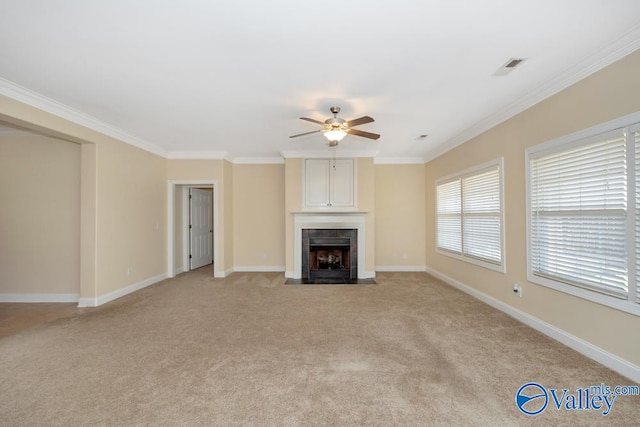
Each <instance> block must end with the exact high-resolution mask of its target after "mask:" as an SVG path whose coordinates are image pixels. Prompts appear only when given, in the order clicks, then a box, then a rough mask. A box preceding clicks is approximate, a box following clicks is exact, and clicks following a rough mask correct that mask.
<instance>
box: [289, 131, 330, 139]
mask: <svg viewBox="0 0 640 427" xmlns="http://www.w3.org/2000/svg"><path fill="white" fill-rule="evenodd" d="M318 132H322V129H318V130H312V131H311V132H305V133H299V134H297V135H291V136H290V137H289V138H297V137H299V136H304V135H311V134H312V133H318Z"/></svg>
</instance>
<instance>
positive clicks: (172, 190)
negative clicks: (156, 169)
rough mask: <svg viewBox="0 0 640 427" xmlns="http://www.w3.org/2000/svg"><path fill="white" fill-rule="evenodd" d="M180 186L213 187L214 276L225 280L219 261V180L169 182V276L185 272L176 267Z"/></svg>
mask: <svg viewBox="0 0 640 427" xmlns="http://www.w3.org/2000/svg"><path fill="white" fill-rule="evenodd" d="M178 185H187V186H211V187H213V257H214V263H213V276H214V277H219V278H223V277H225V272H224V270H220V263H219V262H218V259H219V254H220V252H219V247H220V245H219V244H218V236H219V222H220V216H219V213H218V212H219V208H218V181H217V180H169V181H167V276H168V277H175V275H176V274H177V273H176V272H177V271H180V270H183V268H184V267H183V266H178V268H176V265H175V259H174V256H175V243H176V242H175V239H176V226H175V216H174V212H175V197H176V188H177V186H178Z"/></svg>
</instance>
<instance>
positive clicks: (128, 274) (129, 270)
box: [127, 267, 133, 276]
mask: <svg viewBox="0 0 640 427" xmlns="http://www.w3.org/2000/svg"><path fill="white" fill-rule="evenodd" d="M132 271H133V269H132V268H131V267H129V268H127V276H131V272H132Z"/></svg>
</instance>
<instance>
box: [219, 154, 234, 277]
mask: <svg viewBox="0 0 640 427" xmlns="http://www.w3.org/2000/svg"><path fill="white" fill-rule="evenodd" d="M222 168H223V185H222V186H223V188H224V192H223V194H222V197H221V200H222V211H223V212H224V216H223V219H222V222H221V224H222V227H221V228H222V229H223V230H224V235H223V238H222V239H221V240H220V241H221V242H223V244H224V246H223V249H220V250H221V251H223V252H224V260H225V262H224V271H225V272H226V273H227V274H229V273H231V272H232V271H233V266H234V260H233V247H234V236H233V222H234V221H233V164H232V163H230V162H228V161H226V160H225V161H224V162H223V165H222Z"/></svg>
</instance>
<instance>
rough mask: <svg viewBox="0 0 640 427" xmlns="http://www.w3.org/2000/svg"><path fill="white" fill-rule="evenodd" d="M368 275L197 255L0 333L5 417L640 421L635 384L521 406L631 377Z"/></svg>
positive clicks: (416, 282) (59, 421) (393, 277)
mask: <svg viewBox="0 0 640 427" xmlns="http://www.w3.org/2000/svg"><path fill="white" fill-rule="evenodd" d="M377 282H378V284H376V285H346V286H344V285H284V284H283V283H284V278H283V276H282V275H281V274H277V273H264V274H262V273H251V274H238V273H236V274H233V275H232V276H230V277H229V278H227V279H224V280H221V279H213V278H212V277H210V276H209V269H208V268H204V269H200V270H197V271H194V272H190V273H186V274H183V275H180V276H178V277H177V278H175V279H172V280H166V281H164V282H161V283H159V284H157V285H154V286H152V287H149V288H146V289H144V290H142V291H139V292H137V293H134V294H132V295H128V296H126V297H124V298H121V299H119V300H117V301H114V302H112V303H110V304H107V305H105V306H103V307H99V308H97V309H93V310H85V311H83V312H82V313H78V314H75V315H73V316H71V317H68V318H65V319H59V320H57V321H55V322H53V323H50V324H47V325H43V326H41V327H38V328H35V329H30V330H27V331H23V332H20V333H18V334H15V335H12V336H9V337H6V338H3V339H0V364H1V366H2V369H1V370H0V425H3V426H14V425H15V426H22V425H25V426H27V425H28V426H36V425H37V426H45V425H60V426H76V425H122V426H133V425H159V426H163V425H166V426H174V425H220V426H233V425H301V426H310V425H331V426H354V425H370V426H376V425H380V426H389V425H412V426H415V425H492V426H500V425H504V426H512V425H530V424H538V425H546V424H552V425H558V424H564V425H590V424H594V425H596V424H603V423H606V424H615V425H637V422H638V421H637V420H638V415H639V414H638V408H639V407H640V405H639V404H640V400H639V399H640V398H638V397H619V398H617V399H616V401H615V404H614V407H613V410H612V411H611V414H610V415H609V416H608V417H603V416H602V415H600V413H599V412H594V411H578V412H570V411H558V410H556V409H555V407H554V408H551V407H549V408H548V409H547V410H546V411H545V412H544V413H543V414H541V415H539V416H537V417H528V416H526V415H523V414H522V413H520V412H519V411H518V409H517V407H516V405H515V403H514V396H515V393H516V390H517V389H518V388H519V387H520V386H521V385H522V384H524V383H526V382H529V381H536V382H539V383H542V384H544V385H546V386H548V387H556V388H560V389H562V388H570V389H576V388H579V387H585V386H590V385H593V384H601V383H606V384H609V385H619V384H622V385H629V384H631V381H630V380H628V379H626V378H624V377H621V376H619V375H617V374H615V373H614V372H612V371H610V370H608V369H606V368H604V367H603V366H601V365H598V364H597V363H595V362H592V361H590V360H589V359H587V358H585V357H583V356H581V355H579V354H578V353H576V352H574V351H572V350H570V349H568V348H567V347H565V346H563V345H561V344H558V343H556V342H554V341H552V340H550V339H548V338H546V337H545V336H543V335H541V334H539V333H537V332H535V331H534V330H532V329H530V328H528V327H527V326H524V325H522V324H520V323H518V322H517V321H515V320H513V319H511V318H510V317H508V316H506V315H505V314H502V313H500V312H498V311H496V310H494V309H492V308H491V307H489V306H486V305H484V304H483V303H481V302H478V301H476V300H474V299H473V298H471V297H469V296H467V295H465V294H463V293H461V292H459V291H457V290H455V289H453V288H451V287H449V286H447V285H445V284H442V283H441V282H439V281H437V280H435V279H433V278H431V277H430V276H428V275H426V274H423V273H415V274H413V273H397V274H396V273H383V274H380V275H379V276H378V278H377Z"/></svg>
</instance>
